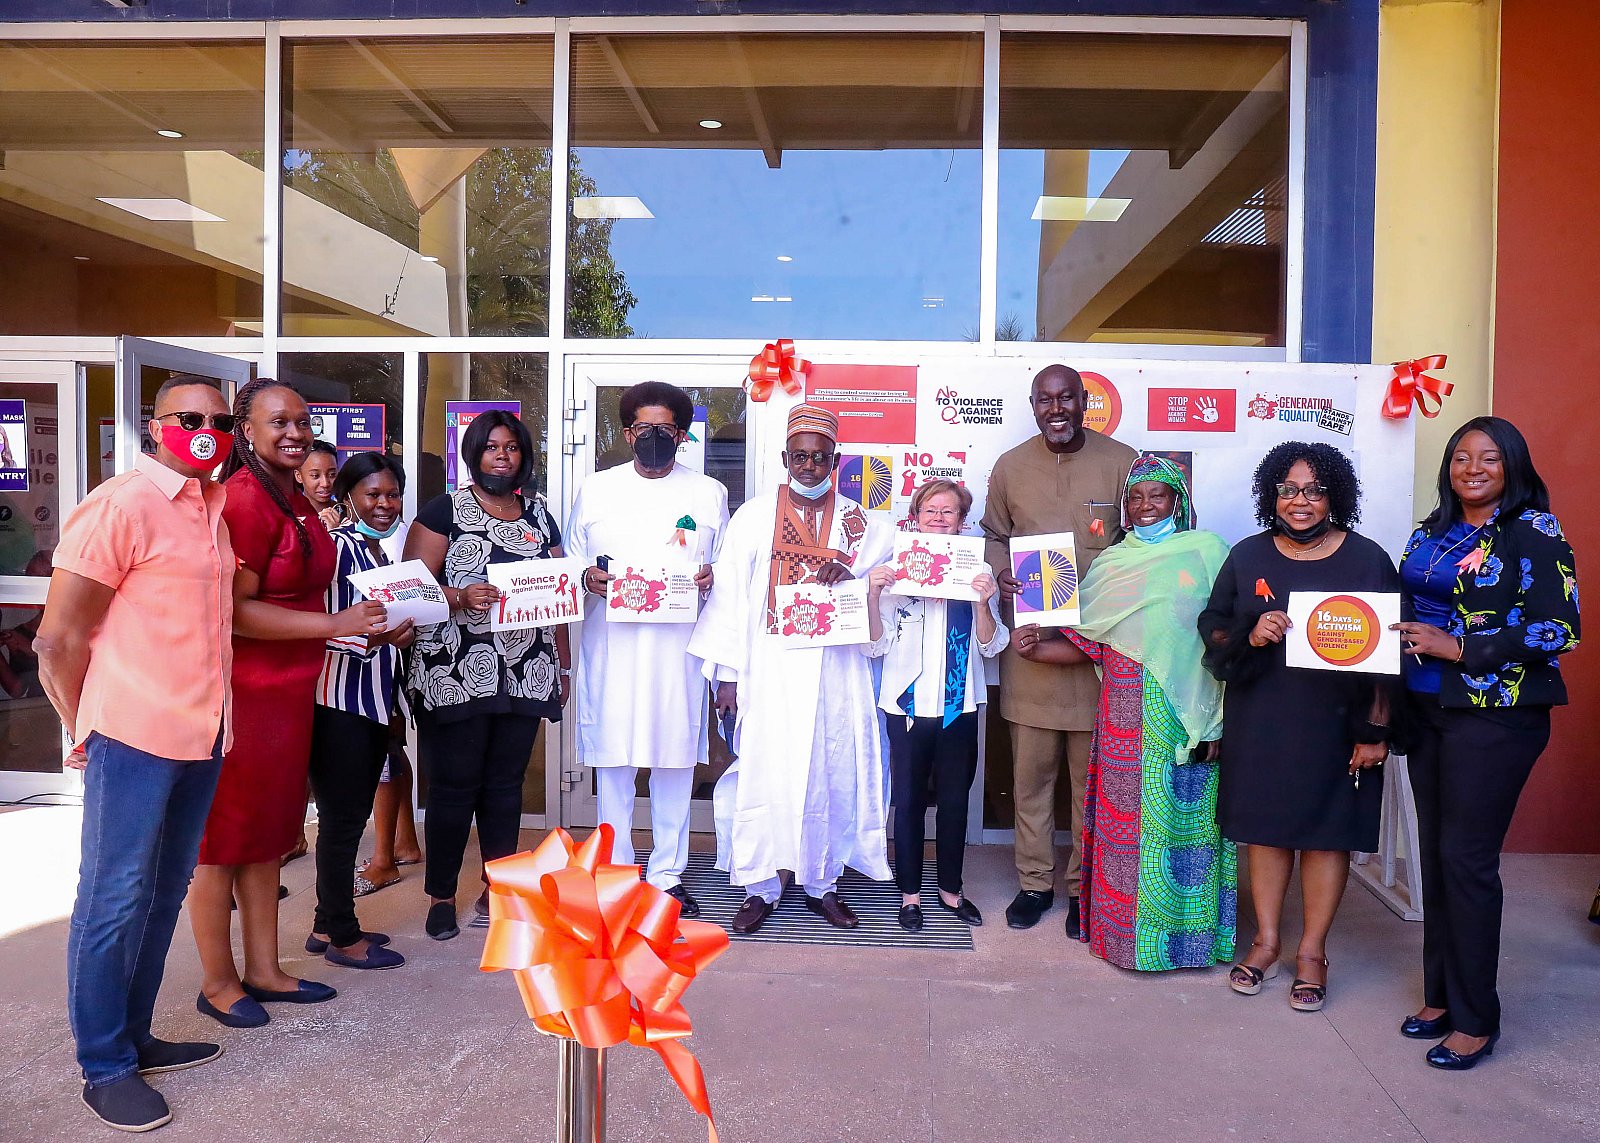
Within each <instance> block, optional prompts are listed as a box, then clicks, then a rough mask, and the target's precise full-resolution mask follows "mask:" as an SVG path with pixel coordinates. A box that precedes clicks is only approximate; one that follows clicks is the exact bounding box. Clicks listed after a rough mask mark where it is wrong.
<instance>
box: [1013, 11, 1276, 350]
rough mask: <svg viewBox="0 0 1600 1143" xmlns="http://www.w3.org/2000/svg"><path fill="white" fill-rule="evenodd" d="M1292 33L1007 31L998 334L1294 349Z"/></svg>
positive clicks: (1020, 338) (1024, 337)
mask: <svg viewBox="0 0 1600 1143" xmlns="http://www.w3.org/2000/svg"><path fill="white" fill-rule="evenodd" d="M1288 45H1289V41H1288V40H1287V39H1284V38H1258V39H1252V38H1236V37H1224V36H1144V35H1034V34H1015V35H1013V34H1007V35H1005V36H1003V37H1002V39H1001V42H1000V230H999V240H1000V246H999V266H998V295H997V307H996V311H997V312H996V321H997V326H998V328H997V331H996V333H997V336H998V337H999V338H1000V339H1001V340H1006V341H1113V342H1151V343H1157V342H1159V343H1172V344H1186V345H1240V346H1262V345H1282V344H1283V341H1284V313H1285V288H1284V279H1285V268H1286V264H1287V263H1286V254H1285V229H1286V228H1285V204H1286V199H1287V189H1286V188H1287V184H1288V155H1289V99H1288V79H1289V47H1288Z"/></svg>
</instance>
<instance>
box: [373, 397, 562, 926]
mask: <svg viewBox="0 0 1600 1143" xmlns="http://www.w3.org/2000/svg"><path fill="white" fill-rule="evenodd" d="M461 457H462V460H463V461H464V462H465V464H466V466H467V468H468V469H469V470H470V471H471V473H472V483H471V484H467V485H465V486H463V487H461V488H458V489H457V490H456V491H455V492H447V493H444V494H443V495H441V496H436V497H435V498H434V499H432V500H430V501H429V502H428V503H427V504H426V505H425V506H424V507H423V509H422V511H421V512H419V513H417V519H416V523H414V524H413V525H412V526H411V531H410V532H409V533H408V534H407V536H406V550H405V557H406V559H408V560H414V559H420V560H421V561H422V562H423V563H425V564H427V565H428V568H429V570H430V571H432V572H433V574H434V576H435V578H437V579H438V580H439V582H440V585H441V586H442V587H443V588H444V596H445V600H446V602H447V603H449V605H450V618H449V620H447V621H446V622H444V623H436V624H433V625H432V626H429V627H420V628H418V629H417V640H416V644H415V646H414V648H413V651H412V658H411V669H410V679H409V684H408V686H409V690H408V693H409V694H410V695H411V696H412V709H413V710H414V711H415V712H416V716H417V746H418V753H419V755H420V760H421V763H422V765H423V766H424V767H425V768H426V771H427V774H428V816H427V819H426V822H425V825H424V832H425V834H426V840H427V848H428V856H427V862H428V864H427V873H426V876H425V878H424V881H425V884H426V887H427V891H428V896H429V897H430V898H431V899H432V905H431V907H430V908H429V909H428V919H427V925H426V928H427V933H428V935H429V936H430V937H432V938H433V939H434V940H438V941H447V940H449V939H450V938H451V937H454V936H456V935H457V934H458V933H459V932H460V929H459V928H457V926H456V905H455V895H456V883H457V879H458V878H459V877H460V874H461V860H462V855H463V853H464V851H465V850H466V845H467V837H468V834H469V833H470V832H471V829H472V819H473V816H474V814H476V816H477V819H478V846H479V849H480V850H481V852H482V855H483V859H484V860H485V861H492V860H494V859H495V858H499V857H508V856H510V855H511V854H513V853H515V852H516V851H517V839H518V834H519V832H520V829H521V818H522V782H523V779H524V778H525V777H526V776H527V773H528V760H529V757H530V756H531V755H532V753H533V742H534V737H535V736H536V735H537V734H538V733H539V720H540V719H549V720H550V721H551V722H559V721H560V720H561V708H562V707H563V706H565V705H566V701H567V693H568V677H569V675H570V674H571V666H572V657H571V651H570V650H569V649H568V646H567V629H566V628H565V627H554V628H552V627H525V628H520V629H517V630H512V631H492V630H490V622H489V609H490V608H491V607H492V606H493V605H494V604H495V602H496V601H498V600H499V598H500V592H499V591H498V590H497V589H496V588H495V587H494V586H493V585H492V584H490V583H489V582H488V577H487V574H486V569H487V568H488V566H489V565H490V564H502V563H514V562H516V561H518V560H530V559H540V558H544V557H559V556H560V555H561V554H562V551H561V530H560V528H558V527H557V526H556V522H555V520H554V519H553V518H552V517H551V515H550V512H549V510H548V509H547V508H546V507H545V503H544V498H543V497H541V496H536V495H531V494H524V493H523V492H521V491H520V489H522V488H523V487H525V486H526V485H528V484H530V483H531V478H532V475H533V442H532V439H531V438H530V437H529V435H528V430H527V429H526V428H525V427H524V426H523V424H522V422H521V421H520V420H518V419H517V418H516V417H515V416H513V415H512V414H511V413H508V412H506V411H504V410H500V409H496V410H492V411H490V412H487V413H480V414H479V415H478V416H477V417H475V418H473V421H472V424H471V425H469V426H468V427H467V431H466V434H465V435H464V438H463V440H462V443H461ZM477 913H478V916H479V917H480V918H482V919H483V920H484V923H487V918H488V915H489V896H488V890H487V889H485V890H484V892H483V894H482V895H481V896H479V898H478V900H477Z"/></svg>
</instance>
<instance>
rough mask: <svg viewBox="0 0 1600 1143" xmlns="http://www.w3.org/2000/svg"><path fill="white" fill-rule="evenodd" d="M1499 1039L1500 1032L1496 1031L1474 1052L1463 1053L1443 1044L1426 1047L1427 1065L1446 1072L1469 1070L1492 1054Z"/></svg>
mask: <svg viewBox="0 0 1600 1143" xmlns="http://www.w3.org/2000/svg"><path fill="white" fill-rule="evenodd" d="M1499 1041H1500V1033H1499V1032H1496V1033H1495V1034H1494V1035H1492V1036H1490V1037H1489V1039H1488V1042H1487V1043H1485V1044H1484V1045H1483V1047H1481V1048H1479V1049H1478V1050H1477V1051H1476V1052H1468V1053H1466V1054H1465V1055H1462V1054H1461V1053H1460V1052H1457V1051H1455V1050H1453V1049H1451V1048H1447V1047H1445V1046H1444V1045H1443V1044H1435V1045H1434V1046H1433V1047H1431V1048H1429V1049H1428V1055H1427V1060H1428V1065H1429V1066H1430V1067H1435V1068H1439V1069H1440V1070H1442V1071H1447V1072H1465V1071H1471V1070H1472V1069H1473V1068H1475V1067H1477V1066H1478V1064H1479V1063H1480V1062H1481V1061H1482V1060H1483V1058H1484V1057H1485V1056H1492V1055H1494V1046H1495V1044H1497V1043H1499Z"/></svg>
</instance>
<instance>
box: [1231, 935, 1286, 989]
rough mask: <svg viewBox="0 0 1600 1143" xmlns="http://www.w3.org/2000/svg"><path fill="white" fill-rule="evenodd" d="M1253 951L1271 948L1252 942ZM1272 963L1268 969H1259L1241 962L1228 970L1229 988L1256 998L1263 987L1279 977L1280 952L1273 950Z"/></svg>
mask: <svg viewBox="0 0 1600 1143" xmlns="http://www.w3.org/2000/svg"><path fill="white" fill-rule="evenodd" d="M1250 947H1251V948H1252V949H1262V950H1263V951H1265V950H1267V949H1268V947H1269V946H1267V945H1263V944H1257V943H1255V942H1254V941H1252V942H1251V944H1250ZM1271 951H1272V963H1271V964H1269V965H1268V966H1267V967H1266V968H1257V967H1256V966H1255V965H1253V964H1245V963H1244V961H1240V962H1239V963H1238V964H1236V965H1234V966H1233V967H1232V968H1231V969H1229V970H1228V987H1229V988H1231V989H1233V990H1234V991H1235V992H1237V993H1239V995H1241V996H1254V995H1255V994H1256V993H1258V992H1260V991H1261V985H1262V984H1263V983H1264V982H1266V981H1268V980H1271V979H1273V978H1274V977H1275V976H1277V975H1278V970H1279V965H1278V950H1277V949H1272V950H1271Z"/></svg>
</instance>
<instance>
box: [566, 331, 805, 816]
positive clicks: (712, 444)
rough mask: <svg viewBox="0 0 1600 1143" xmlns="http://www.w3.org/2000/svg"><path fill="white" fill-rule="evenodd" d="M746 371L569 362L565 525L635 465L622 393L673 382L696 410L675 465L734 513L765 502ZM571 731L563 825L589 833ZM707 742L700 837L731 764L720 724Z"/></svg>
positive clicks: (694, 364) (643, 812)
mask: <svg viewBox="0 0 1600 1143" xmlns="http://www.w3.org/2000/svg"><path fill="white" fill-rule="evenodd" d="M748 367H749V366H748V361H740V360H737V359H733V358H723V357H718V358H702V359H697V360H677V361H663V360H660V359H651V360H644V359H640V358H629V359H618V360H604V359H590V358H581V359H569V360H568V367H567V389H566V392H567V400H566V404H565V406H564V414H565V423H564V426H563V452H564V453H565V456H564V458H563V460H564V469H563V470H564V474H565V480H564V481H563V487H562V505H561V507H562V518H563V519H565V517H566V514H567V513H568V512H569V511H570V509H571V506H572V501H573V498H574V497H575V496H576V495H577V491H578V489H579V488H580V487H581V486H582V483H583V481H584V479H585V478H586V477H588V476H590V475H592V474H593V473H596V472H600V471H603V470H605V469H608V468H612V467H615V466H616V465H619V464H628V463H631V461H632V455H631V453H630V452H629V449H628V445H627V442H626V441H624V439H623V436H622V430H623V424H622V420H621V415H620V404H621V399H622V394H623V391H624V390H626V389H627V388H628V387H629V386H631V385H636V384H638V383H639V382H641V381H667V382H670V383H672V384H674V385H677V386H678V387H679V388H681V389H683V390H684V391H686V392H687V393H688V394H689V397H690V399H691V400H692V401H693V402H694V405H695V425H694V429H693V431H692V433H691V439H690V440H689V441H688V442H687V443H686V444H684V445H683V446H682V447H681V448H680V450H679V454H678V459H679V462H680V463H682V464H687V465H689V466H691V467H693V468H697V469H699V470H700V471H702V472H704V473H706V475H708V476H711V477H714V478H716V479H717V480H719V481H721V482H722V484H723V485H724V486H725V487H726V488H727V489H728V510H729V511H730V512H731V511H733V510H735V509H737V508H738V507H739V505H740V504H743V503H744V502H745V500H746V499H747V498H749V497H750V496H753V495H755V494H756V493H758V492H760V491H761V489H762V487H763V482H764V481H765V480H769V479H771V478H772V474H771V473H770V472H767V471H765V470H764V469H763V467H762V466H761V465H760V464H759V463H758V458H759V457H761V456H763V455H764V452H763V446H762V444H761V438H762V437H763V435H764V433H763V427H762V422H761V420H760V418H752V417H751V416H750V415H749V403H748V402H747V401H746V399H745V394H744V389H743V388H742V384H741V383H742V382H743V380H744V377H745V371H746V370H747V369H748ZM776 447H778V446H774V448H776ZM776 455H777V454H776V452H774V454H773V460H774V465H769V466H767V468H773V467H774V466H775V464H776ZM573 634H574V640H573V645H574V654H575V655H576V654H577V653H578V650H577V648H578V642H579V640H578V638H577V632H576V630H575V631H574V633H573ZM708 710H709V704H708ZM574 722H575V720H568V721H567V722H564V723H563V724H562V734H561V739H562V741H561V749H562V765H561V766H560V767H559V769H557V768H556V767H552V770H553V771H555V772H557V773H558V774H559V776H560V787H561V807H562V818H561V820H562V822H563V823H564V824H566V825H571V826H582V827H593V826H595V825H596V824H598V822H599V816H598V806H597V803H596V798H595V782H594V771H593V770H591V769H589V768H587V767H585V766H583V764H582V760H581V759H579V758H578V756H577V750H576V733H575V726H574ZM706 733H707V734H708V735H709V736H710V737H709V743H710V753H709V756H710V763H709V764H708V765H702V766H698V767H696V769H695V783H694V794H693V805H692V813H691V822H692V828H693V829H694V830H696V831H697V832H702V833H709V832H711V831H712V829H713V828H714V827H713V824H712V815H711V790H712V787H713V786H715V785H716V781H717V779H718V778H720V777H721V776H722V774H723V772H724V771H725V770H726V769H727V768H728V765H729V763H730V762H731V761H732V757H731V756H730V755H729V753H728V749H727V746H726V744H725V743H724V742H723V741H722V737H721V734H720V733H719V731H718V728H717V724H716V719H715V718H711V719H710V725H709V726H708V727H707V728H706ZM633 825H634V828H635V829H648V828H649V826H650V791H649V783H648V775H646V774H644V773H641V774H640V775H639V786H638V799H637V800H636V801H635V803H634V818H633Z"/></svg>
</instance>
